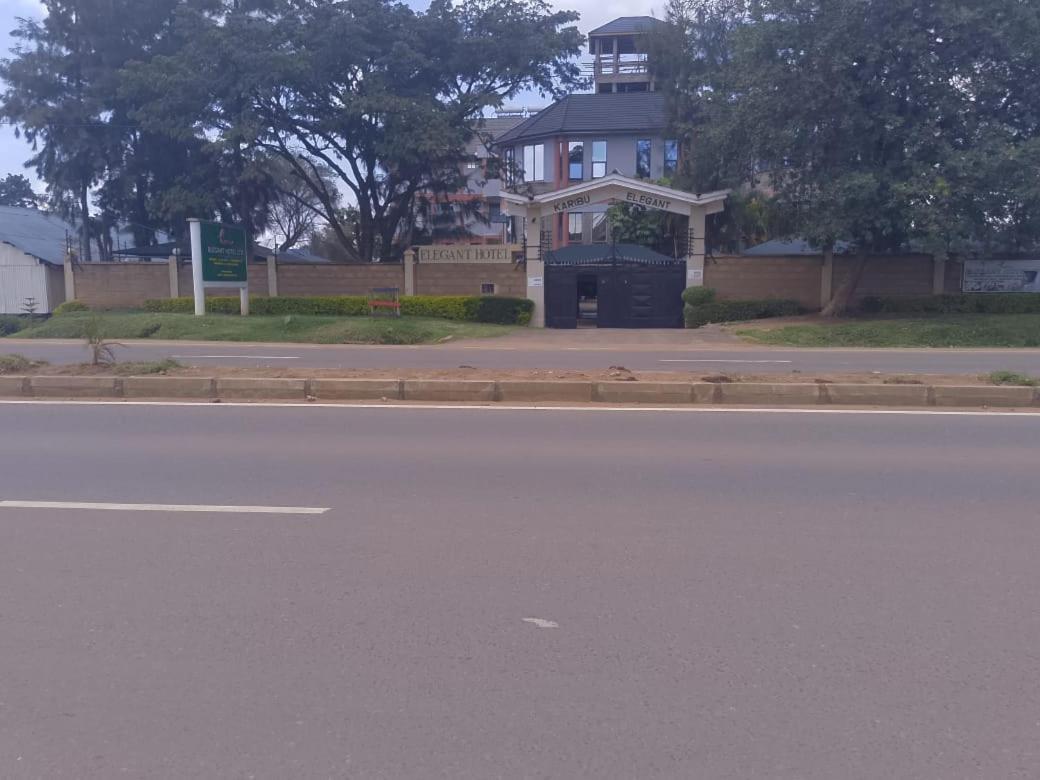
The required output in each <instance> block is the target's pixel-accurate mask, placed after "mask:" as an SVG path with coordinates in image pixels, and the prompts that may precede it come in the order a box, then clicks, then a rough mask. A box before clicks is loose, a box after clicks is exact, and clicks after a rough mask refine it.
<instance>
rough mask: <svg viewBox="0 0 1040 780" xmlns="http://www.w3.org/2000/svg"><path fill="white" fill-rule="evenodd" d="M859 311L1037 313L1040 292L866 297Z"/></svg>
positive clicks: (897, 312) (891, 312)
mask: <svg viewBox="0 0 1040 780" xmlns="http://www.w3.org/2000/svg"><path fill="white" fill-rule="evenodd" d="M858 308H859V310H860V311H861V312H864V313H866V314H1036V313H1040V293H964V294H960V295H924V296H917V297H912V298H890V297H881V296H868V297H865V298H864V299H863V300H862V301H860V304H859V307H858Z"/></svg>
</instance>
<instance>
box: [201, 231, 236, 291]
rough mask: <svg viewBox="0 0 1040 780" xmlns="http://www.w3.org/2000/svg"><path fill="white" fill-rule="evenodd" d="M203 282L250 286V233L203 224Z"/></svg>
mask: <svg viewBox="0 0 1040 780" xmlns="http://www.w3.org/2000/svg"><path fill="white" fill-rule="evenodd" d="M200 227H201V228H202V280H203V282H206V283H207V284H208V283H210V282H218V283H221V282H222V283H224V284H228V285H231V284H235V283H241V284H245V283H246V260H247V255H246V231H245V230H244V229H243V228H240V227H235V226H234V225H221V224H220V223H217V222H203V223H201V225H200Z"/></svg>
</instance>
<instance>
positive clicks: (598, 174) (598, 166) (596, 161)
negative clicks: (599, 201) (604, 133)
mask: <svg viewBox="0 0 1040 780" xmlns="http://www.w3.org/2000/svg"><path fill="white" fill-rule="evenodd" d="M606 175H607V142H606V141H593V142H592V178H593V179H602V178H603V177H604V176H606Z"/></svg>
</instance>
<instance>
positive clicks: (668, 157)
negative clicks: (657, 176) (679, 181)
mask: <svg viewBox="0 0 1040 780" xmlns="http://www.w3.org/2000/svg"><path fill="white" fill-rule="evenodd" d="M677 170H679V142H678V141H676V140H671V141H665V142H664V175H665V176H671V175H672V174H673V173H675V172H676V171H677Z"/></svg>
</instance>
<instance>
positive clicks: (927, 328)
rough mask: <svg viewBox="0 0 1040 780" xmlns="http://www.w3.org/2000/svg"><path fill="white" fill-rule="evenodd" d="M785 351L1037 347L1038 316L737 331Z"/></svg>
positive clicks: (1039, 338)
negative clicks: (806, 348)
mask: <svg viewBox="0 0 1040 780" xmlns="http://www.w3.org/2000/svg"><path fill="white" fill-rule="evenodd" d="M736 333H737V335H738V336H740V337H741V338H743V339H745V340H747V341H752V342H755V343H757V344H771V345H776V346H784V347H1040V314H937V315H934V316H923V317H914V318H900V319H878V320H837V321H835V322H834V323H820V324H806V325H781V326H778V327H773V328H770V327H768V326H762V327H755V328H741V329H739V330H737V331H736Z"/></svg>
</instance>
